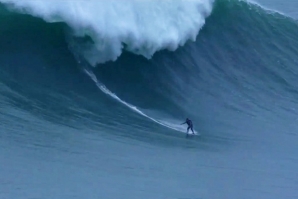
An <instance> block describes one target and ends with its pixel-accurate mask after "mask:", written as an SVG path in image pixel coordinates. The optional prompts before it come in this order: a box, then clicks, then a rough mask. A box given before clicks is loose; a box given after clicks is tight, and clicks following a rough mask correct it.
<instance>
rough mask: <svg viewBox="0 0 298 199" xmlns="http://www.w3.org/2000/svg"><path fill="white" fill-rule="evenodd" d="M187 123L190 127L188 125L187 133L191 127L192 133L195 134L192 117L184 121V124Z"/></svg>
mask: <svg viewBox="0 0 298 199" xmlns="http://www.w3.org/2000/svg"><path fill="white" fill-rule="evenodd" d="M185 123H186V124H187V125H188V127H187V134H188V131H189V129H190V130H191V131H192V134H195V133H194V131H193V124H192V121H191V120H190V119H188V118H186V121H185V122H183V123H182V124H185ZM182 124H181V125H182Z"/></svg>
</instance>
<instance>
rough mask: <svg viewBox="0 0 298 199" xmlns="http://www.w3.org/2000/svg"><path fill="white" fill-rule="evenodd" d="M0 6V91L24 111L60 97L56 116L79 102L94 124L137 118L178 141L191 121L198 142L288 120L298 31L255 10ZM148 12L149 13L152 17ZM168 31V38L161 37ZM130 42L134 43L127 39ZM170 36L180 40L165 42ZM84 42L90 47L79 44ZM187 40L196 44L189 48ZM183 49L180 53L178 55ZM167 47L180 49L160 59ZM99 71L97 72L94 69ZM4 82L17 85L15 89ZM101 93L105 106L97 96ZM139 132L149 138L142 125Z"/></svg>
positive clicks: (200, 5) (225, 4) (178, 4)
mask: <svg viewBox="0 0 298 199" xmlns="http://www.w3.org/2000/svg"><path fill="white" fill-rule="evenodd" d="M1 2H2V3H4V5H5V6H6V7H9V11H6V15H4V14H3V15H2V17H1V19H0V20H1V22H4V23H3V24H4V25H3V26H1V33H2V34H1V35H0V45H1V46H2V48H1V49H0V52H1V53H0V61H1V63H2V65H1V68H0V69H1V71H2V72H3V71H4V72H5V73H6V74H10V76H12V77H13V78H10V79H6V77H5V76H4V77H3V78H1V79H0V82H2V83H3V84H5V85H9V87H10V88H11V89H12V90H14V92H16V93H22V95H23V96H25V97H24V98H25V99H24V102H23V103H29V102H32V101H33V102H36V101H37V102H40V101H41V102H43V101H44V100H45V99H43V98H42V97H40V96H41V94H40V93H42V94H43V95H48V93H52V95H54V94H53V93H56V94H57V93H59V96H61V95H63V96H64V97H63V99H64V98H67V99H68V100H66V101H67V102H65V103H62V102H61V103H62V104H61V105H59V108H57V107H58V106H57V105H55V104H52V107H54V106H55V107H56V108H55V109H54V110H56V111H58V112H59V110H60V109H63V108H64V109H69V107H68V104H69V101H72V100H75V99H76V100H78V98H79V99H80V100H81V99H84V100H82V101H80V100H78V101H80V103H78V104H79V105H78V106H80V107H84V108H85V109H88V111H89V112H91V113H92V114H94V115H95V114H98V115H100V119H101V120H102V121H103V123H105V122H106V123H109V122H110V120H109V119H110V118H112V120H113V121H114V120H116V122H115V123H116V124H119V123H120V124H122V125H127V124H130V123H134V122H135V120H136V118H135V115H134V114H137V115H139V116H141V118H144V119H146V121H148V119H149V120H150V121H153V122H154V123H157V124H158V125H162V126H165V127H168V128H172V129H174V130H178V131H183V129H181V127H180V126H179V127H178V126H176V125H175V124H178V123H182V121H183V120H184V118H186V117H190V118H192V119H193V121H194V123H195V128H196V130H197V131H198V132H201V131H203V132H206V131H207V130H208V132H209V133H218V132H219V131H224V132H230V131H231V129H232V130H235V129H236V130H239V132H240V131H242V130H243V129H241V126H245V125H244V124H245V123H246V122H249V121H251V120H252V118H261V119H262V121H273V120H274V121H278V119H276V118H279V117H281V118H291V117H292V116H293V115H295V113H296V112H295V110H293V108H292V107H295V104H296V103H297V100H296V99H297V98H298V88H297V84H298V82H297V80H296V79H297V78H296V74H298V71H297V67H296V66H297V58H296V55H297V54H298V42H297V40H296V35H297V34H298V25H297V21H295V20H294V19H292V18H289V17H286V16H284V15H281V14H279V13H276V12H269V11H268V10H264V9H263V8H262V7H260V6H258V5H255V4H250V3H247V2H245V1H236V0H235V1H233V0H230V1H226V0H218V1H216V2H214V3H212V2H211V1H175V4H173V3H170V2H169V1H163V2H162V3H161V2H156V1H142V2H143V3H144V4H142V3H141V1H127V2H129V3H127V5H126V6H123V4H119V5H118V4H117V3H115V2H116V1H110V2H109V3H108V4H104V5H105V6H108V8H105V9H104V7H100V8H98V9H97V10H96V12H97V13H99V14H98V16H100V17H97V18H96V17H95V12H92V11H94V10H95V8H97V7H96V6H100V5H101V6H103V3H102V2H97V1H94V2H93V1H88V2H89V3H86V5H85V6H81V7H80V4H81V3H82V2H81V1H76V2H74V1H65V4H63V5H60V6H58V1H50V2H43V1H20V2H19V1H8V0H1ZM154 2H155V3H154ZM168 3H169V4H168ZM45 5H46V6H45ZM211 5H212V6H211ZM43 6H45V7H43ZM66 6H69V7H68V8H69V9H67V11H65V8H66ZM145 7H146V8H147V7H148V10H146V9H145ZM211 8H212V9H211ZM86 9H87V10H88V9H90V10H88V12H87V11H86ZM121 9H124V10H125V9H127V10H128V11H127V10H126V11H127V12H128V13H130V14H131V15H130V16H132V18H135V17H136V16H138V17H143V18H142V20H143V21H138V23H140V24H141V25H140V24H139V25H137V22H136V21H135V19H133V20H132V18H129V19H128V18H126V17H123V16H124V14H123V13H124V10H121ZM152 9H154V10H156V12H153V11H151V12H150V16H149V14H148V12H149V11H150V10H152ZM188 9H190V10H188ZM132 10H133V11H132ZM211 10H212V12H211ZM11 11H17V13H15V12H11ZM99 11H102V12H99ZM116 11H117V12H116ZM1 12H2V13H3V12H4V11H3V10H1ZM19 12H21V13H27V14H19ZM75 13H77V15H74V14H75ZM28 14H30V15H28ZM209 14H210V15H209ZM31 15H33V16H31ZM36 16H37V17H36ZM207 16H208V17H207ZM76 17H77V18H76ZM113 17H116V18H113ZM40 18H42V19H43V20H41V19H40ZM91 19H92V20H91ZM93 19H96V21H94V20H93ZM149 19H151V20H150V21H149ZM44 20H46V21H44ZM100 20H101V22H102V23H99V21H100ZM111 21H114V22H115V23H111ZM57 22H62V23H57ZM97 22H98V23H97ZM180 22H181V23H180ZM205 22H206V23H205ZM98 24H100V25H98ZM203 24H205V25H204V26H203ZM97 25H98V26H97ZM123 26H124V28H123ZM152 26H153V27H155V28H152ZM65 27H67V28H65ZM121 27H122V28H121ZM125 27H126V28H125ZM128 27H129V28H131V29H129V28H128ZM165 27H166V28H169V30H173V31H166V32H163V33H165V34H160V33H161V32H162V30H164V29H163V28H165ZM68 28H71V29H72V31H71V32H69V31H68V30H69V29H68ZM171 28H172V29H171ZM91 30H92V31H91ZM199 30H200V32H199ZM80 31H81V32H80ZM152 31H153V33H152ZM198 32H199V33H198ZM99 33H100V34H99ZM128 33H129V34H130V33H133V34H132V35H133V37H130V39H128V35H129V34H128ZM157 33H158V34H159V35H157ZM166 33H167V34H166ZM172 33H173V34H174V33H175V34H176V33H177V34H178V35H179V37H175V38H176V39H174V40H172V39H173V37H172V36H173V35H172ZM85 34H86V35H88V36H89V38H88V37H87V38H85V37H83V35H85ZM37 35H38V37H37ZM98 35H99V36H98ZM99 37H100V38H99ZM188 39H191V40H195V42H186V40H188ZM124 41H126V43H125V42H124ZM128 41H129V42H128ZM169 41H170V42H169ZM173 41H174V42H173ZM185 42H186V43H185ZM90 43H91V44H90ZM122 43H125V45H123V46H124V48H122V47H120V46H121V45H122ZM172 44H173V45H172ZM180 44H181V45H182V44H185V45H184V46H183V47H180V48H177V47H178V45H180ZM101 45H102V46H101ZM119 45H120V46H119ZM99 46H101V47H103V48H101V50H102V51H101V53H98V49H96V50H95V51H92V50H91V51H90V49H94V47H96V48H97V47H99ZM136 46H137V48H140V49H141V51H137V50H136V49H137V48H135V47H136ZM169 46H171V47H172V46H174V48H172V50H175V49H176V48H177V49H176V50H175V51H174V52H169V51H158V50H161V49H163V48H167V47H169ZM110 47H111V48H110ZM114 47H115V48H114ZM118 47H119V48H118ZM111 49H112V50H111ZM115 49H118V50H116V51H114V50H115ZM140 49H139V50H140ZM153 49H154V50H153ZM157 51H158V52H157ZM91 52H92V53H91ZM95 52H96V53H95ZM120 54H121V56H120ZM153 54H154V56H152V58H151V59H147V58H148V57H151V55H153ZM139 55H143V56H139ZM149 55H150V56H149ZM144 56H145V57H144ZM116 59H117V60H116ZM107 60H116V61H114V62H111V61H110V62H106V61H107ZM86 61H87V64H86V63H85V62H86ZM103 62H104V63H103ZM96 63H102V64H100V65H98V66H99V67H92V66H95V65H96ZM86 65H87V66H86ZM82 68H83V69H88V70H85V71H84V70H83V74H84V75H82V71H81V69H82ZM86 71H87V72H88V73H86ZM85 73H86V74H87V76H86V75H85ZM2 74H4V73H1V74H0V75H1V76H2ZM82 76H84V77H82ZM32 77H34V78H32ZM86 77H87V80H86V79H84V78H86ZM11 79H14V82H17V83H13V84H12V83H11V82H10V81H12V80H11ZM90 82H91V83H92V85H93V86H92V85H91V83H90ZM94 83H95V84H94ZM15 84H18V86H15ZM11 85H12V86H11ZM95 88H96V89H97V90H95ZM98 89H100V91H102V94H106V95H107V97H109V98H108V99H107V98H106V95H104V96H103V95H97V94H94V93H97V91H98ZM61 90H62V91H61ZM49 91H50V92H49ZM60 91H61V92H60ZM73 92H74V93H76V94H77V95H75V96H74V94H73ZM1 95H7V94H6V93H1ZM57 96H58V95H57ZM78 96H79V97H78ZM9 98H12V97H11V96H10V97H9ZM15 98H17V97H13V99H15ZM110 98H112V99H114V100H112V101H115V100H116V102H117V103H118V104H119V106H118V105H115V104H114V103H113V102H110V101H109V99H110ZM28 99H30V100H28ZM55 101H59V100H55ZM107 101H108V102H107ZM49 103H50V102H48V101H47V102H46V103H43V104H49ZM91 104H92V105H91ZM107 104H108V105H107ZM123 105H125V106H124V107H126V108H125V109H122V108H121V107H123ZM15 106H17V107H23V106H22V105H20V103H18V104H17V105H15ZM61 107H63V108H61ZM96 107H100V108H96ZM127 108H129V110H132V111H131V112H128V111H127ZM72 109H73V108H72ZM28 111H31V109H28ZM40 112H42V111H40ZM113 113H117V115H115V114H113ZM34 114H36V112H34ZM51 114H53V115H55V111H54V112H51ZM75 114H80V113H74V112H73V110H71V111H70V114H69V115H68V117H71V115H75ZM118 115H119V116H118ZM55 117H59V116H58V114H57V115H56V116H55ZM84 117H86V115H84ZM108 118H109V119H108ZM61 120H62V119H61ZM132 121H133V122H132ZM178 121H179V122H178ZM251 123H253V124H254V125H255V126H257V125H259V124H258V123H257V122H256V121H254V122H251ZM251 123H250V124H251ZM113 124H114V123H113ZM114 125H115V124H114ZM136 125H140V126H142V125H143V126H146V125H148V126H149V127H148V128H149V129H150V128H152V125H151V123H150V125H149V124H146V122H141V124H139V123H138V124H136ZM143 126H142V127H143Z"/></svg>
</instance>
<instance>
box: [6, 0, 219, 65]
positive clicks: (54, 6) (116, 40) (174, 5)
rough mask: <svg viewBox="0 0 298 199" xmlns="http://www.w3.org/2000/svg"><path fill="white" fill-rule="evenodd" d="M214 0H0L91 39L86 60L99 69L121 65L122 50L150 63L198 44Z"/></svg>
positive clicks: (14, 8)
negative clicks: (115, 63)
mask: <svg viewBox="0 0 298 199" xmlns="http://www.w3.org/2000/svg"><path fill="white" fill-rule="evenodd" d="M213 1H214V0H162V1H160V0H126V1H119V0H109V1H107V0H84V1H73V0H64V1H61V0H51V1H44V0H21V1H20V0H0V2H2V3H4V4H5V5H7V7H9V8H10V9H13V10H15V11H18V12H22V13H27V14H30V15H33V16H36V17H40V18H42V19H44V20H46V21H47V22H65V23H67V24H68V26H69V27H71V29H72V31H73V34H74V35H75V36H78V37H84V36H89V37H91V38H92V42H90V43H89V44H88V45H86V44H84V50H83V52H82V53H83V55H84V57H85V58H86V59H87V60H88V61H89V63H90V64H92V65H95V64H98V63H104V62H106V61H110V60H113V61H114V60H116V59H117V57H119V56H120V55H121V53H122V50H123V49H125V50H127V51H130V52H133V53H135V54H140V55H143V56H145V57H147V58H150V57H151V56H152V55H153V54H154V53H155V52H156V51H158V50H162V49H168V50H176V49H177V48H178V47H179V46H182V45H184V44H185V42H187V41H188V40H192V41H194V40H195V39H196V36H197V35H198V33H199V30H200V29H201V28H202V26H203V25H204V23H205V18H206V17H207V16H208V15H209V14H210V12H211V10H212V3H213Z"/></svg>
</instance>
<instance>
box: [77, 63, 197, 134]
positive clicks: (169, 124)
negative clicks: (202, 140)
mask: <svg viewBox="0 0 298 199" xmlns="http://www.w3.org/2000/svg"><path fill="white" fill-rule="evenodd" d="M83 70H84V72H85V73H86V74H87V75H88V76H89V77H90V78H91V79H92V80H93V81H94V82H95V84H96V86H97V87H98V88H99V89H100V90H101V91H102V92H103V93H105V94H107V95H109V96H110V97H112V98H114V99H115V100H117V101H118V102H120V103H121V104H123V105H125V106H126V107H128V108H130V109H131V110H133V111H134V112H136V113H138V114H140V115H142V116H144V117H146V118H148V119H149V120H151V121H153V122H156V123H158V124H160V125H162V126H164V127H167V128H170V129H172V130H175V131H179V132H183V133H186V130H185V127H184V128H183V127H182V126H181V125H179V124H178V122H174V123H173V122H169V121H161V120H157V119H154V118H153V117H150V116H149V115H147V114H145V113H144V112H143V111H141V110H140V109H138V108H137V107H135V106H133V105H131V104H129V103H127V102H125V101H124V100H122V99H120V98H119V97H118V96H117V95H116V94H115V93H112V92H111V91H110V90H109V89H108V88H107V87H106V86H105V85H104V84H102V83H101V82H100V81H99V80H98V79H97V77H96V76H95V74H94V73H93V72H92V71H90V70H88V69H86V68H85V69H83ZM190 133H191V132H190ZM194 133H195V135H199V133H198V132H196V131H195V130H194Z"/></svg>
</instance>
